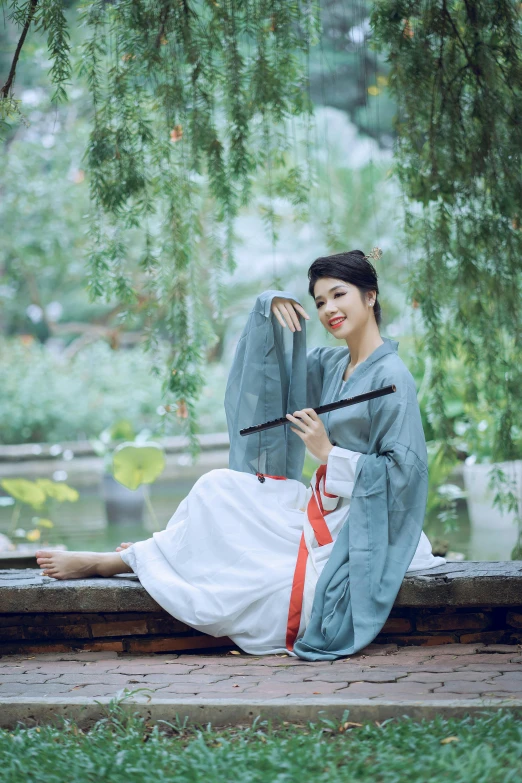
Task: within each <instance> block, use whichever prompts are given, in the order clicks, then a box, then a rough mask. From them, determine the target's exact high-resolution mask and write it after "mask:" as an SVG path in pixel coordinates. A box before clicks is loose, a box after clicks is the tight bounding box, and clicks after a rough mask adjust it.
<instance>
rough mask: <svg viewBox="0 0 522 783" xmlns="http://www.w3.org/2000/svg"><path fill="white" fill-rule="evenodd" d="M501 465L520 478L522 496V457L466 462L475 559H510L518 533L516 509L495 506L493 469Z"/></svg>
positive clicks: (511, 476) (521, 494) (513, 477)
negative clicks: (491, 487)
mask: <svg viewBox="0 0 522 783" xmlns="http://www.w3.org/2000/svg"><path fill="white" fill-rule="evenodd" d="M493 467H499V468H501V469H502V470H503V471H504V473H505V474H506V477H507V478H508V479H511V480H512V481H513V480H514V481H516V491H515V494H516V496H517V497H518V498H519V499H520V498H522V460H511V461H508V462H496V463H492V462H491V463H475V464H474V465H466V464H465V463H464V465H463V470H462V475H463V479H464V487H465V489H466V492H467V504H468V513H469V520H470V525H471V550H472V552H473V559H474V560H510V559H511V550H512V549H513V547H514V546H515V544H516V542H517V537H518V527H517V523H516V520H515V512H514V511H505V512H502V511H500V509H498V508H497V507H495V506H493V498H494V496H495V493H494V492H493V491H492V490H491V489H488V483H489V473H490V471H491V469H492V468H493Z"/></svg>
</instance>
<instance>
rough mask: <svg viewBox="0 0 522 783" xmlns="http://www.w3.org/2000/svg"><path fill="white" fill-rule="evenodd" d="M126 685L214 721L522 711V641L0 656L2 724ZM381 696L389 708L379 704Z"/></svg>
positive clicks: (139, 698) (138, 696)
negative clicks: (309, 650) (338, 649)
mask: <svg viewBox="0 0 522 783" xmlns="http://www.w3.org/2000/svg"><path fill="white" fill-rule="evenodd" d="M129 691H134V693H133V694H132V695H131V696H130V701H131V702H132V703H133V704H142V705H143V704H145V705H149V713H148V714H151V712H150V710H151V709H152V707H154V708H155V710H156V713H155V714H156V716H158V715H160V714H161V705H163V707H164V708H165V709H166V708H167V707H169V710H167V712H168V713H169V714H170V715H172V714H173V712H175V711H178V712H179V711H180V710H184V711H185V712H186V714H187V715H189V716H191V717H194V715H199V716H200V719H203V718H205V720H210V719H212V720H213V722H214V723H216V712H215V710H214V712H212V709H213V708H215V707H216V705H218V706H219V705H220V707H221V709H220V710H219V715H220V716H221V718H222V719H223V722H227V721H232V720H243V719H244V718H245V716H247V717H248V715H249V716H250V717H252V716H253V715H254V714H255V712H256V710H257V713H263V714H269V713H270V714H272V715H274V716H275V715H281V716H282V717H284V718H285V719H288V718H290V719H292V716H293V715H295V717H296V718H297V717H299V718H303V716H304V717H306V716H313V715H315V714H317V711H318V710H319V709H320V708H328V709H333V713H335V714H342V710H344V709H350V715H351V717H352V719H353V718H354V717H355V716H359V717H361V716H363V715H364V716H366V715H368V716H377V715H379V716H381V717H382V716H383V715H392V714H404V713H409V708H412V710H413V712H411V710H410V713H411V714H413V713H415V715H426V716H428V715H433V714H436V713H438V712H446V713H448V709H449V708H451V709H450V710H449V711H450V712H452V714H457V713H459V714H463V712H465V711H469V709H470V708H473V707H474V708H475V709H477V708H480V709H483V708H484V706H492V707H496V706H501V705H503V706H508V707H509V706H511V708H517V709H519V708H520V710H521V711H522V645H484V644H469V645H464V644H447V645H441V646H437V647H401V648H397V646H396V645H370V646H369V647H368V648H366V650H364V651H363V652H361V653H359V654H358V655H355V656H352V657H350V658H347V659H343V660H339V661H332V662H320V663H308V662H304V661H301V660H298V659H295V658H291V657H287V656H266V657H254V656H247V655H237V654H232V653H227V654H222V655H212V656H210V655H199V654H193V655H175V654H169V655H153V656H121V655H120V656H118V654H117V653H111V652H100V653H92V652H79V653H64V654H40V655H38V654H35V655H25V656H22V655H13V656H4V657H2V658H0V714H3V715H5V717H4V718H0V724H1V725H8V724H12V722H13V720H15V722H16V719H24V716H28V715H31V716H32V717H34V719H35V720H38V719H45V715H47V714H51V713H52V712H53V710H54V713H55V714H58V713H60V712H61V714H65V713H66V712H67V709H68V706H69V708H71V706H76V707H78V708H79V707H83V708H85V707H86V706H88V705H93V704H95V703H96V702H98V706H99V703H107V702H108V701H109V700H110V699H111V698H114V697H116V696H120V697H121V696H124V695H127V694H128V692H129ZM227 705H228V707H227ZM230 705H233V706H234V709H233V710H232V711H231V707H230ZM242 705H243V708H242ZM292 705H293V707H294V712H292ZM383 705H385V706H386V705H387V709H385V710H384V711H383V709H380V710H379V709H378V708H379V707H382V706H383ZM393 705H395V707H394V709H392V707H393ZM448 705H449V706H448ZM22 707H23V709H22ZM269 707H272V709H271V710H268V712H267V709H265V708H269ZM299 707H301V708H303V709H304V711H303V709H301V711H299V709H298V708H299ZM363 707H364V709H363V710H362V712H361V708H363ZM413 707H415V709H413ZM48 708H49V709H50V712H49V709H48ZM189 708H190V709H189ZM305 708H306V709H305ZM341 708H342V710H341ZM423 708H424V711H423ZM428 708H429V709H428ZM456 708H458V709H456ZM165 709H164V713H165ZM227 709H228V712H227ZM38 710H40V712H38ZM42 710H43V712H42ZM46 710H47V712H46ZM158 710H159V711H158ZM194 710H195V711H194ZM248 710H249V712H248ZM340 710H341V711H340ZM354 710H355V711H354ZM472 711H473V710H472ZM69 714H72V713H71V711H70V709H69ZM92 714H93V713H92V711H91V715H92ZM165 714H166V713H165ZM39 716H40V718H39Z"/></svg>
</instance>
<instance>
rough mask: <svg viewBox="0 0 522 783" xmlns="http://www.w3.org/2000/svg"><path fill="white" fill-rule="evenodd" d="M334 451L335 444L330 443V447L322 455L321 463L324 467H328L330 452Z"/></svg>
mask: <svg viewBox="0 0 522 783" xmlns="http://www.w3.org/2000/svg"><path fill="white" fill-rule="evenodd" d="M332 449H333V444H332V443H330V444H329V446H328V447H327V448H326V449H325V450H324V452H323V453H322V454H321V463H322V464H323V465H326V463H327V462H328V457H329V456H330V452H331V450H332Z"/></svg>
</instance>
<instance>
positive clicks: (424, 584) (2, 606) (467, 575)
mask: <svg viewBox="0 0 522 783" xmlns="http://www.w3.org/2000/svg"><path fill="white" fill-rule="evenodd" d="M521 603H522V561H521V560H513V561H510V560H508V561H505V562H474V561H466V562H461V563H447V564H446V565H443V566H438V568H432V569H429V570H426V571H416V572H415V573H414V574H412V575H411V576H407V577H406V578H405V579H404V582H403V583H402V587H401V589H400V591H399V594H398V596H397V600H396V601H395V608H406V607H419V608H423V609H428V608H436V607H447V606H454V607H464V606H465V607H477V606H480V607H495V606H498V607H509V606H520V604H521ZM158 611H161V608H160V607H159V606H158V604H157V603H156V602H155V601H154V600H153V599H152V598H151V597H150V596H149V594H148V593H147V592H146V591H145V590H144V588H143V587H142V586H141V584H140V582H139V580H138V578H137V577H136V576H134V575H129V574H125V575H121V576H116V577H112V578H111V579H98V578H93V579H74V580H68V581H63V582H57V581H56V580H54V579H51V578H50V577H46V576H41V575H40V571H39V569H21V570H15V569H7V570H0V613H2V614H5V613H9V612H14V613H16V614H20V613H23V612H158Z"/></svg>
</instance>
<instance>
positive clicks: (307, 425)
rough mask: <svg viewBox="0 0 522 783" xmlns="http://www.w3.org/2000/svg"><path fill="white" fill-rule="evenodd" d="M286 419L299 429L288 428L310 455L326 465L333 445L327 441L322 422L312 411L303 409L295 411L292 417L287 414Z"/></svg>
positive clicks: (311, 409)
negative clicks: (302, 442) (303, 444)
mask: <svg viewBox="0 0 522 783" xmlns="http://www.w3.org/2000/svg"><path fill="white" fill-rule="evenodd" d="M286 418H287V419H288V420H289V421H292V422H293V423H294V424H295V425H296V426H297V427H298V428H299V429H294V428H293V427H290V429H291V430H292V432H295V433H296V435H299V437H300V438H301V440H302V441H304V443H305V445H306V448H307V449H308V451H309V452H310V454H313V456H314V457H315V458H316V459H318V460H320V461H321V463H322V464H323V465H326V462H327V461H328V455H329V453H330V452H331V450H332V449H333V445H332V443H330V441H329V439H328V435H327V434H326V430H325V428H324V424H323V422H322V421H321V419H320V418H319V416H318V415H317V413H316V412H315V411H314V409H313V408H303V410H302V411H295V412H294V415H293V416H292V414H290V413H287V414H286Z"/></svg>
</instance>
